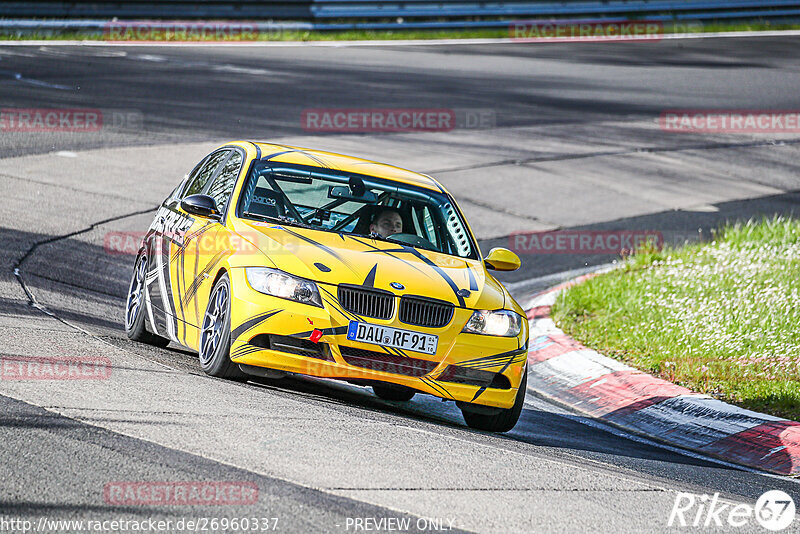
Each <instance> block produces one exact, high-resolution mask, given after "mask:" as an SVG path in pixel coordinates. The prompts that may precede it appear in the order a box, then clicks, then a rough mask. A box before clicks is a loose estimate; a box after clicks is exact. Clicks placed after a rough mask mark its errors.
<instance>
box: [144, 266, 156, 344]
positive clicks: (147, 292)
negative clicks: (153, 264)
mask: <svg viewBox="0 0 800 534" xmlns="http://www.w3.org/2000/svg"><path fill="white" fill-rule="evenodd" d="M149 277H150V273H146V274H145V275H144V301H145V303H146V304H147V318H148V319H149V320H150V328H152V329H153V333H154V334H158V327H157V326H156V320H155V317H154V316H153V304H152V303H151V302H150V283H151V282H152V281H153V280H154V278H151V279H148V278H149Z"/></svg>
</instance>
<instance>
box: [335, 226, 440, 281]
mask: <svg viewBox="0 0 800 534" xmlns="http://www.w3.org/2000/svg"><path fill="white" fill-rule="evenodd" d="M348 237H350V239H353V240H354V241H358V242H359V243H361V244H362V245H364V246H365V247H369V248H371V249H372V250H368V251H367V252H381V253H383V254H386V255H387V256H389V257H392V258H394V259H396V260H397V261H401V262H403V263H404V264H405V265H407V266H409V267H411V268H412V269H414V270H415V271H417V272H419V273H422V274H424V275H425V276H427V277H428V278H430V274H429V273H426V272H425V271H423V270H422V269H420V268H419V267H417V266H416V265H414V264H413V263H411V262H409V261H406V260H404V259H403V258H398V257H397V256H395V255H394V254H392V252H393V250H387V249H382V248H380V247H376V246H375V245H373V244H372V243H368V242H366V241H362V240H361V239H359V238H357V237H353V236H348ZM342 238H343V239H344V236H342Z"/></svg>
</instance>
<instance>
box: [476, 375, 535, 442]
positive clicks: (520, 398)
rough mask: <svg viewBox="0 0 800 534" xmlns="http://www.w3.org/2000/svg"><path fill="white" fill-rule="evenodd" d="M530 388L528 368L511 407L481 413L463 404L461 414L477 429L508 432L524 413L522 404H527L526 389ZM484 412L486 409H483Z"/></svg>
mask: <svg viewBox="0 0 800 534" xmlns="http://www.w3.org/2000/svg"><path fill="white" fill-rule="evenodd" d="M527 389H528V370H527V369H525V374H524V375H522V382H520V384H519V390H518V391H517V396H516V398H515V400H514V405H513V406H512V407H511V408H505V409H503V408H501V409H500V410H499V411H498V412H495V413H479V412H478V411H473V410H470V407H469V405H462V407H461V414H462V415H463V416H464V421H466V423H467V426H468V427H470V428H474V429H475V430H484V431H486V432H508V431H509V430H511V429H512V428H514V426H515V425H516V424H517V421H519V416H520V414H521V413H522V406H523V405H524V404H525V391H526V390H527ZM481 412H484V410H481Z"/></svg>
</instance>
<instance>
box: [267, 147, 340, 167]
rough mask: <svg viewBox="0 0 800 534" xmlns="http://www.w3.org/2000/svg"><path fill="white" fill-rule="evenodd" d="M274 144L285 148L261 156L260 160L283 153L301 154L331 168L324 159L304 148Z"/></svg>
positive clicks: (269, 158)
mask: <svg viewBox="0 0 800 534" xmlns="http://www.w3.org/2000/svg"><path fill="white" fill-rule="evenodd" d="M275 146H280V147H283V148H285V149H286V150H284V151H282V152H275V153H274V154H270V155H269V156H264V157H263V158H261V161H269V160H271V159H272V158H277V157H278V156H282V155H284V154H302V155H304V156H305V157H307V158H308V159H310V160H311V161H313V162H315V163H317V164H319V166H320V167H323V168H325V169H330V168H332V167H331V165H330V164H329V163H328V162H326V161H325V160H323V159H321V158H319V157H317V156H315V155H314V154H310V153H309V152H306V151H305V150H301V149H299V148H291V147H288V146H286V145H275Z"/></svg>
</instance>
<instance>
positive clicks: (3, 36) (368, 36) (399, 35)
mask: <svg viewBox="0 0 800 534" xmlns="http://www.w3.org/2000/svg"><path fill="white" fill-rule="evenodd" d="M797 29H800V24H770V23H769V22H751V23H739V24H728V23H721V24H720V23H711V24H700V23H692V22H689V23H686V24H679V25H678V26H676V27H674V28H673V27H672V26H671V25H669V24H665V27H664V33H675V32H678V33H697V32H726V31H763V30H797ZM507 37H510V32H509V28H507V27H503V28H494V29H488V28H487V29H452V30H413V29H409V30H402V29H399V30H381V31H376V30H349V31H277V30H275V31H274V32H265V33H262V34H261V35H259V36H258V39H256V40H258V41H364V40H370V41H372V40H407V39H487V38H507ZM0 40H79V41H83V40H86V41H104V40H107V39H106V37H105V36H104V35H103V34H102V32H99V31H96V32H74V31H73V32H51V31H40V32H31V33H28V32H26V33H15V32H9V31H7V32H5V33H3V32H0ZM207 40H209V41H211V40H213V38H212V37H209V38H208V39H207ZM178 41H180V39H178ZM131 42H135V41H133V40H132V41H131Z"/></svg>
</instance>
